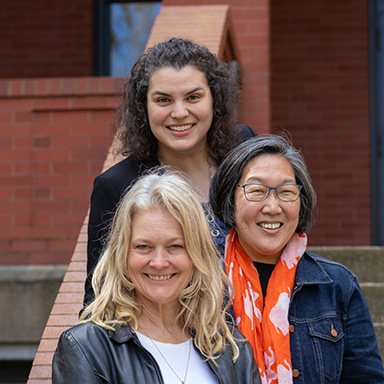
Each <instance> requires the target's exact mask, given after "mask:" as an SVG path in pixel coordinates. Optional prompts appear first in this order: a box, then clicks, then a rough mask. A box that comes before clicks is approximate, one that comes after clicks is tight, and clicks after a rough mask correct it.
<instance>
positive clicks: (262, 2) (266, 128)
mask: <svg viewBox="0 0 384 384" xmlns="http://www.w3.org/2000/svg"><path fill="white" fill-rule="evenodd" d="M269 3H270V2H269V1H268V0H252V1H249V0H227V1H225V4H228V5H230V15H231V21H232V26H233V30H232V31H233V33H234V36H235V39H236V41H237V46H238V49H239V52H240V59H241V64H242V68H243V83H244V86H243V96H244V97H243V102H242V108H241V115H240V120H241V122H242V123H245V124H248V125H250V126H251V127H252V128H253V129H255V131H257V132H258V133H269V132H270V129H271V127H270V94H269V7H270V6H269ZM163 4H164V5H191V0H163ZM193 4H194V5H207V4H223V1H220V0H218V1H215V0H196V1H193Z"/></svg>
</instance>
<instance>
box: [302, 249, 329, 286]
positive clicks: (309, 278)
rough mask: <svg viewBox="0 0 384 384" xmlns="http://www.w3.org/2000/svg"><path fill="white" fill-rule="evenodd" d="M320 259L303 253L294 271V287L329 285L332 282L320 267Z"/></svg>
mask: <svg viewBox="0 0 384 384" xmlns="http://www.w3.org/2000/svg"><path fill="white" fill-rule="evenodd" d="M322 260H323V258H322V257H320V256H317V255H315V254H313V253H309V252H304V255H303V256H302V258H301V259H300V261H299V264H298V266H297V270H296V285H312V284H331V283H333V280H332V279H331V277H330V276H329V275H328V273H327V272H326V271H325V270H324V268H323V267H322V266H321V263H320V262H321V261H322Z"/></svg>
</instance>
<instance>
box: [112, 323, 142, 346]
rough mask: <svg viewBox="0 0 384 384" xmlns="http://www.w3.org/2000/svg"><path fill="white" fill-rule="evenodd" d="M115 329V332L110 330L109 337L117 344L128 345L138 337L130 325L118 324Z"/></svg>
mask: <svg viewBox="0 0 384 384" xmlns="http://www.w3.org/2000/svg"><path fill="white" fill-rule="evenodd" d="M114 328H115V330H114V331H112V330H108V336H109V338H110V339H112V340H113V341H115V342H116V343H120V344H122V343H126V342H127V341H129V340H131V339H133V338H135V337H136V336H135V335H134V333H133V332H132V328H131V326H130V325H129V324H116V325H115V326H114Z"/></svg>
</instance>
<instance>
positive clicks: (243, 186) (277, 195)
mask: <svg viewBox="0 0 384 384" xmlns="http://www.w3.org/2000/svg"><path fill="white" fill-rule="evenodd" d="M248 185H261V186H263V187H266V188H268V192H267V194H266V195H265V197H264V198H263V199H261V200H250V199H248V197H247V194H246V192H245V187H246V186H248ZM284 185H295V186H296V187H299V194H298V195H297V197H296V199H295V200H282V199H281V198H280V196H279V194H278V193H277V189H278V188H280V187H284ZM237 186H238V187H241V188H243V193H244V197H245V199H246V200H248V201H252V202H257V203H258V202H260V201H264V200H267V199H268V197H269V195H270V193H271V191H273V190H274V191H275V195H276V197H277V198H278V199H279V200H280V201H282V202H284V203H293V202H295V201H297V199H298V198H299V197H300V195H301V190H302V189H303V186H302V185H300V184H293V183H287V184H281V185H278V186H277V187H269V186H268V185H265V184H261V183H248V184H243V185H240V184H237Z"/></svg>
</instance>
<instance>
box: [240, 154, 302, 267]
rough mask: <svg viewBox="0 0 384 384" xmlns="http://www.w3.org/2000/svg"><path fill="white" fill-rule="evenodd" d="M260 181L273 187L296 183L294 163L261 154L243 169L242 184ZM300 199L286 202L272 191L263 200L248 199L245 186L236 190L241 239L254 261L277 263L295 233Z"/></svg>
mask: <svg viewBox="0 0 384 384" xmlns="http://www.w3.org/2000/svg"><path fill="white" fill-rule="evenodd" d="M248 183H260V184H264V185H267V186H269V187H277V186H279V185H283V184H296V179H295V174H294V171H293V168H292V166H291V165H290V163H289V162H288V160H286V159H285V158H284V157H282V156H280V155H268V154H265V155H260V156H257V157H255V158H253V159H252V160H251V161H250V162H249V163H248V164H247V165H246V166H245V167H244V170H243V173H242V175H241V178H240V181H239V184H240V185H243V184H248ZM299 211H300V198H299V199H297V200H296V201H293V202H284V201H281V200H279V199H278V198H277V196H276V194H275V192H274V191H271V192H270V194H269V196H268V198H267V199H265V200H263V201H258V202H255V201H248V200H247V199H246V198H245V196H244V192H243V189H242V188H240V187H237V188H236V191H235V219H236V231H237V233H238V237H239V241H240V244H241V246H242V247H243V249H244V250H245V252H246V253H247V254H248V256H249V257H250V258H251V259H252V260H253V261H258V262H262V263H266V264H276V263H277V261H278V260H279V258H280V256H281V254H282V252H283V250H284V248H285V246H286V245H287V243H288V241H289V240H290V239H291V237H292V235H293V234H294V233H295V230H296V228H297V224H298V221H299Z"/></svg>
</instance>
